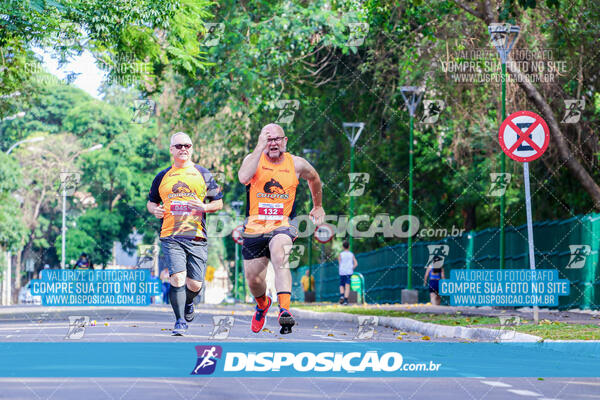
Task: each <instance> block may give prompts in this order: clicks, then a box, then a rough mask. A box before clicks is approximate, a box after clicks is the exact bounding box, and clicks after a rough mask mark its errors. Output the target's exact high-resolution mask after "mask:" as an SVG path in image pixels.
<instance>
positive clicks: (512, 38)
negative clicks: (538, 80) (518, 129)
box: [488, 23, 521, 269]
mask: <svg viewBox="0 0 600 400" xmlns="http://www.w3.org/2000/svg"><path fill="white" fill-rule="evenodd" d="M520 30H521V28H520V27H518V26H516V25H510V24H499V23H494V24H490V26H488V32H489V34H490V39H491V41H492V44H493V45H494V46H495V47H496V49H497V50H498V54H499V55H500V61H501V62H502V121H504V120H505V119H506V60H507V59H508V54H509V53H510V51H511V49H512V48H513V46H514V44H515V42H516V41H517V37H518V36H519V32H520ZM505 171H506V155H505V154H504V152H502V154H501V155H500V173H502V176H504V173H505ZM504 208H505V197H504V193H502V196H501V197H500V269H504V263H505V258H504V247H505V244H504V231H505V227H504Z"/></svg>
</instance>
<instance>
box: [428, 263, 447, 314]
mask: <svg viewBox="0 0 600 400" xmlns="http://www.w3.org/2000/svg"><path fill="white" fill-rule="evenodd" d="M434 264H436V263H434V262H432V263H431V264H429V266H428V267H427V271H426V272H425V277H424V278H423V285H427V286H429V298H430V300H431V304H433V305H434V306H439V305H440V304H442V297H441V296H440V279H446V276H445V275H444V267H443V266H439V267H437V268H434V267H435V265H434Z"/></svg>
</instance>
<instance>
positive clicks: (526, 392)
mask: <svg viewBox="0 0 600 400" xmlns="http://www.w3.org/2000/svg"><path fill="white" fill-rule="evenodd" d="M508 391H509V392H511V393H514V394H518V395H521V396H531V397H539V396H542V395H541V394H540V393H536V392H532V391H531V390H517V389H508Z"/></svg>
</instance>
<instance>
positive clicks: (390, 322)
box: [292, 308, 542, 342]
mask: <svg viewBox="0 0 600 400" xmlns="http://www.w3.org/2000/svg"><path fill="white" fill-rule="evenodd" d="M292 310H293V312H294V314H296V315H298V316H301V317H308V318H316V319H323V318H326V319H329V320H333V321H345V322H356V323H358V318H357V316H356V314H347V313H337V312H317V311H309V310H302V309H298V308H292ZM379 325H383V326H389V327H391V328H394V329H400V330H403V331H409V332H417V333H420V334H422V335H427V336H431V337H451V338H458V339H469V340H484V341H499V342H539V341H541V340H542V338H541V337H539V336H534V335H528V334H526V333H520V332H515V331H501V330H497V329H490V328H466V327H463V326H446V325H437V324H432V323H429V322H421V321H416V320H414V319H410V318H401V317H379Z"/></svg>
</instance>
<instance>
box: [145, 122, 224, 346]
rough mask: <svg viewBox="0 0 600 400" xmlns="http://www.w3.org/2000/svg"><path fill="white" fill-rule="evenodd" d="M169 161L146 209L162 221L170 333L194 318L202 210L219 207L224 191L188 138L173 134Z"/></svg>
mask: <svg viewBox="0 0 600 400" xmlns="http://www.w3.org/2000/svg"><path fill="white" fill-rule="evenodd" d="M170 151H171V155H172V156H173V165H172V166H170V167H168V168H166V169H164V170H162V171H160V172H159V173H158V175H156V178H154V181H153V182H152V188H151V189H150V194H149V195H148V203H147V205H146V206H147V208H148V211H149V212H150V213H151V214H152V215H154V216H155V217H156V218H159V219H161V220H162V226H161V230H160V241H161V247H162V251H163V253H164V255H165V257H166V260H167V265H168V267H169V275H170V277H169V282H170V283H171V290H170V292H169V300H170V302H171V306H172V307H173V312H174V313H175V328H174V329H173V335H176V336H181V335H183V334H184V333H185V332H186V331H187V328H188V326H187V322H191V321H192V320H193V319H194V298H195V297H196V296H197V295H198V293H200V289H201V288H202V282H204V274H205V271H206V259H207V256H208V246H207V244H208V243H207V241H206V213H210V212H215V211H218V210H220V209H221V208H223V200H221V199H222V198H223V194H222V193H221V190H220V188H219V186H218V185H217V183H216V182H215V180H214V179H213V177H212V175H211V173H210V172H209V171H208V170H207V169H206V168H204V167H201V166H199V165H196V164H194V163H193V162H192V160H191V156H192V153H193V147H192V140H191V139H190V137H189V136H188V135H187V134H185V133H183V132H177V133H175V134H174V135H173V136H171V147H170Z"/></svg>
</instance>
